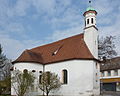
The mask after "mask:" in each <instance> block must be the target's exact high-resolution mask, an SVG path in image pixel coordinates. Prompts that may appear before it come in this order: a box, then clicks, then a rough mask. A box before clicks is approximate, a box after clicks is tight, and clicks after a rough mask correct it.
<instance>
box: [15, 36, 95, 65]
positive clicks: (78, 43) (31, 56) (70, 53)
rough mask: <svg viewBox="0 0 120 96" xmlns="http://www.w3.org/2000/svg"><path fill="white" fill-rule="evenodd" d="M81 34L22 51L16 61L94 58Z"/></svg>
mask: <svg viewBox="0 0 120 96" xmlns="http://www.w3.org/2000/svg"><path fill="white" fill-rule="evenodd" d="M83 36H84V35H83V34H79V35H75V36H72V37H69V38H66V39H63V40H59V41H57V42H54V43H51V44H47V45H43V46H39V47H36V48H33V49H30V50H26V51H24V52H23V53H22V54H21V55H20V57H19V58H18V59H16V60H15V61H14V62H13V63H16V62H37V63H41V64H49V63H54V62H60V61H65V60H72V59H95V58H94V57H93V55H92V54H91V53H90V51H89V49H88V47H87V45H86V44H85V42H84V39H83Z"/></svg>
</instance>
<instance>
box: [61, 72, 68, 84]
mask: <svg viewBox="0 0 120 96" xmlns="http://www.w3.org/2000/svg"><path fill="white" fill-rule="evenodd" d="M62 73H63V84H67V83H68V72H67V70H63V71H62Z"/></svg>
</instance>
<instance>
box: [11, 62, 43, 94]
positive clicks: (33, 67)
mask: <svg viewBox="0 0 120 96" xmlns="http://www.w3.org/2000/svg"><path fill="white" fill-rule="evenodd" d="M24 69H27V70H28V71H32V70H35V71H36V72H34V75H35V77H36V79H35V83H34V85H35V86H34V93H35V94H37V93H38V91H39V89H38V86H37V84H38V80H39V74H40V73H39V71H43V65H41V64H38V63H15V64H14V70H20V71H23V70H24ZM39 93H40V94H42V92H41V91H39ZM11 95H16V93H15V91H14V89H13V88H11Z"/></svg>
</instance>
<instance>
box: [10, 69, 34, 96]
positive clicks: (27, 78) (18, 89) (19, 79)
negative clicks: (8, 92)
mask: <svg viewBox="0 0 120 96" xmlns="http://www.w3.org/2000/svg"><path fill="white" fill-rule="evenodd" d="M12 73H13V74H12V80H11V81H12V87H13V89H14V91H15V93H16V94H17V96H25V94H27V93H28V92H29V90H30V88H31V87H33V84H34V80H35V77H34V75H33V74H32V72H28V71H27V70H26V69H25V70H24V71H23V72H21V71H19V70H14V71H13V72H12Z"/></svg>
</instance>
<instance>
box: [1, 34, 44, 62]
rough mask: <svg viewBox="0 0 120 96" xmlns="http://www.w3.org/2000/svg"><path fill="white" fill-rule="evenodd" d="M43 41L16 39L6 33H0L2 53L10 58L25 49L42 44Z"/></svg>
mask: <svg viewBox="0 0 120 96" xmlns="http://www.w3.org/2000/svg"><path fill="white" fill-rule="evenodd" d="M43 43H44V41H42V40H39V41H35V40H16V39H12V38H10V37H9V36H8V35H1V34H0V44H1V45H2V47H3V52H4V54H7V57H8V58H10V59H13V60H14V59H16V58H17V57H18V56H19V55H20V54H21V53H22V52H23V51H24V50H25V49H31V48H33V47H35V46H38V45H41V44H43Z"/></svg>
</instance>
